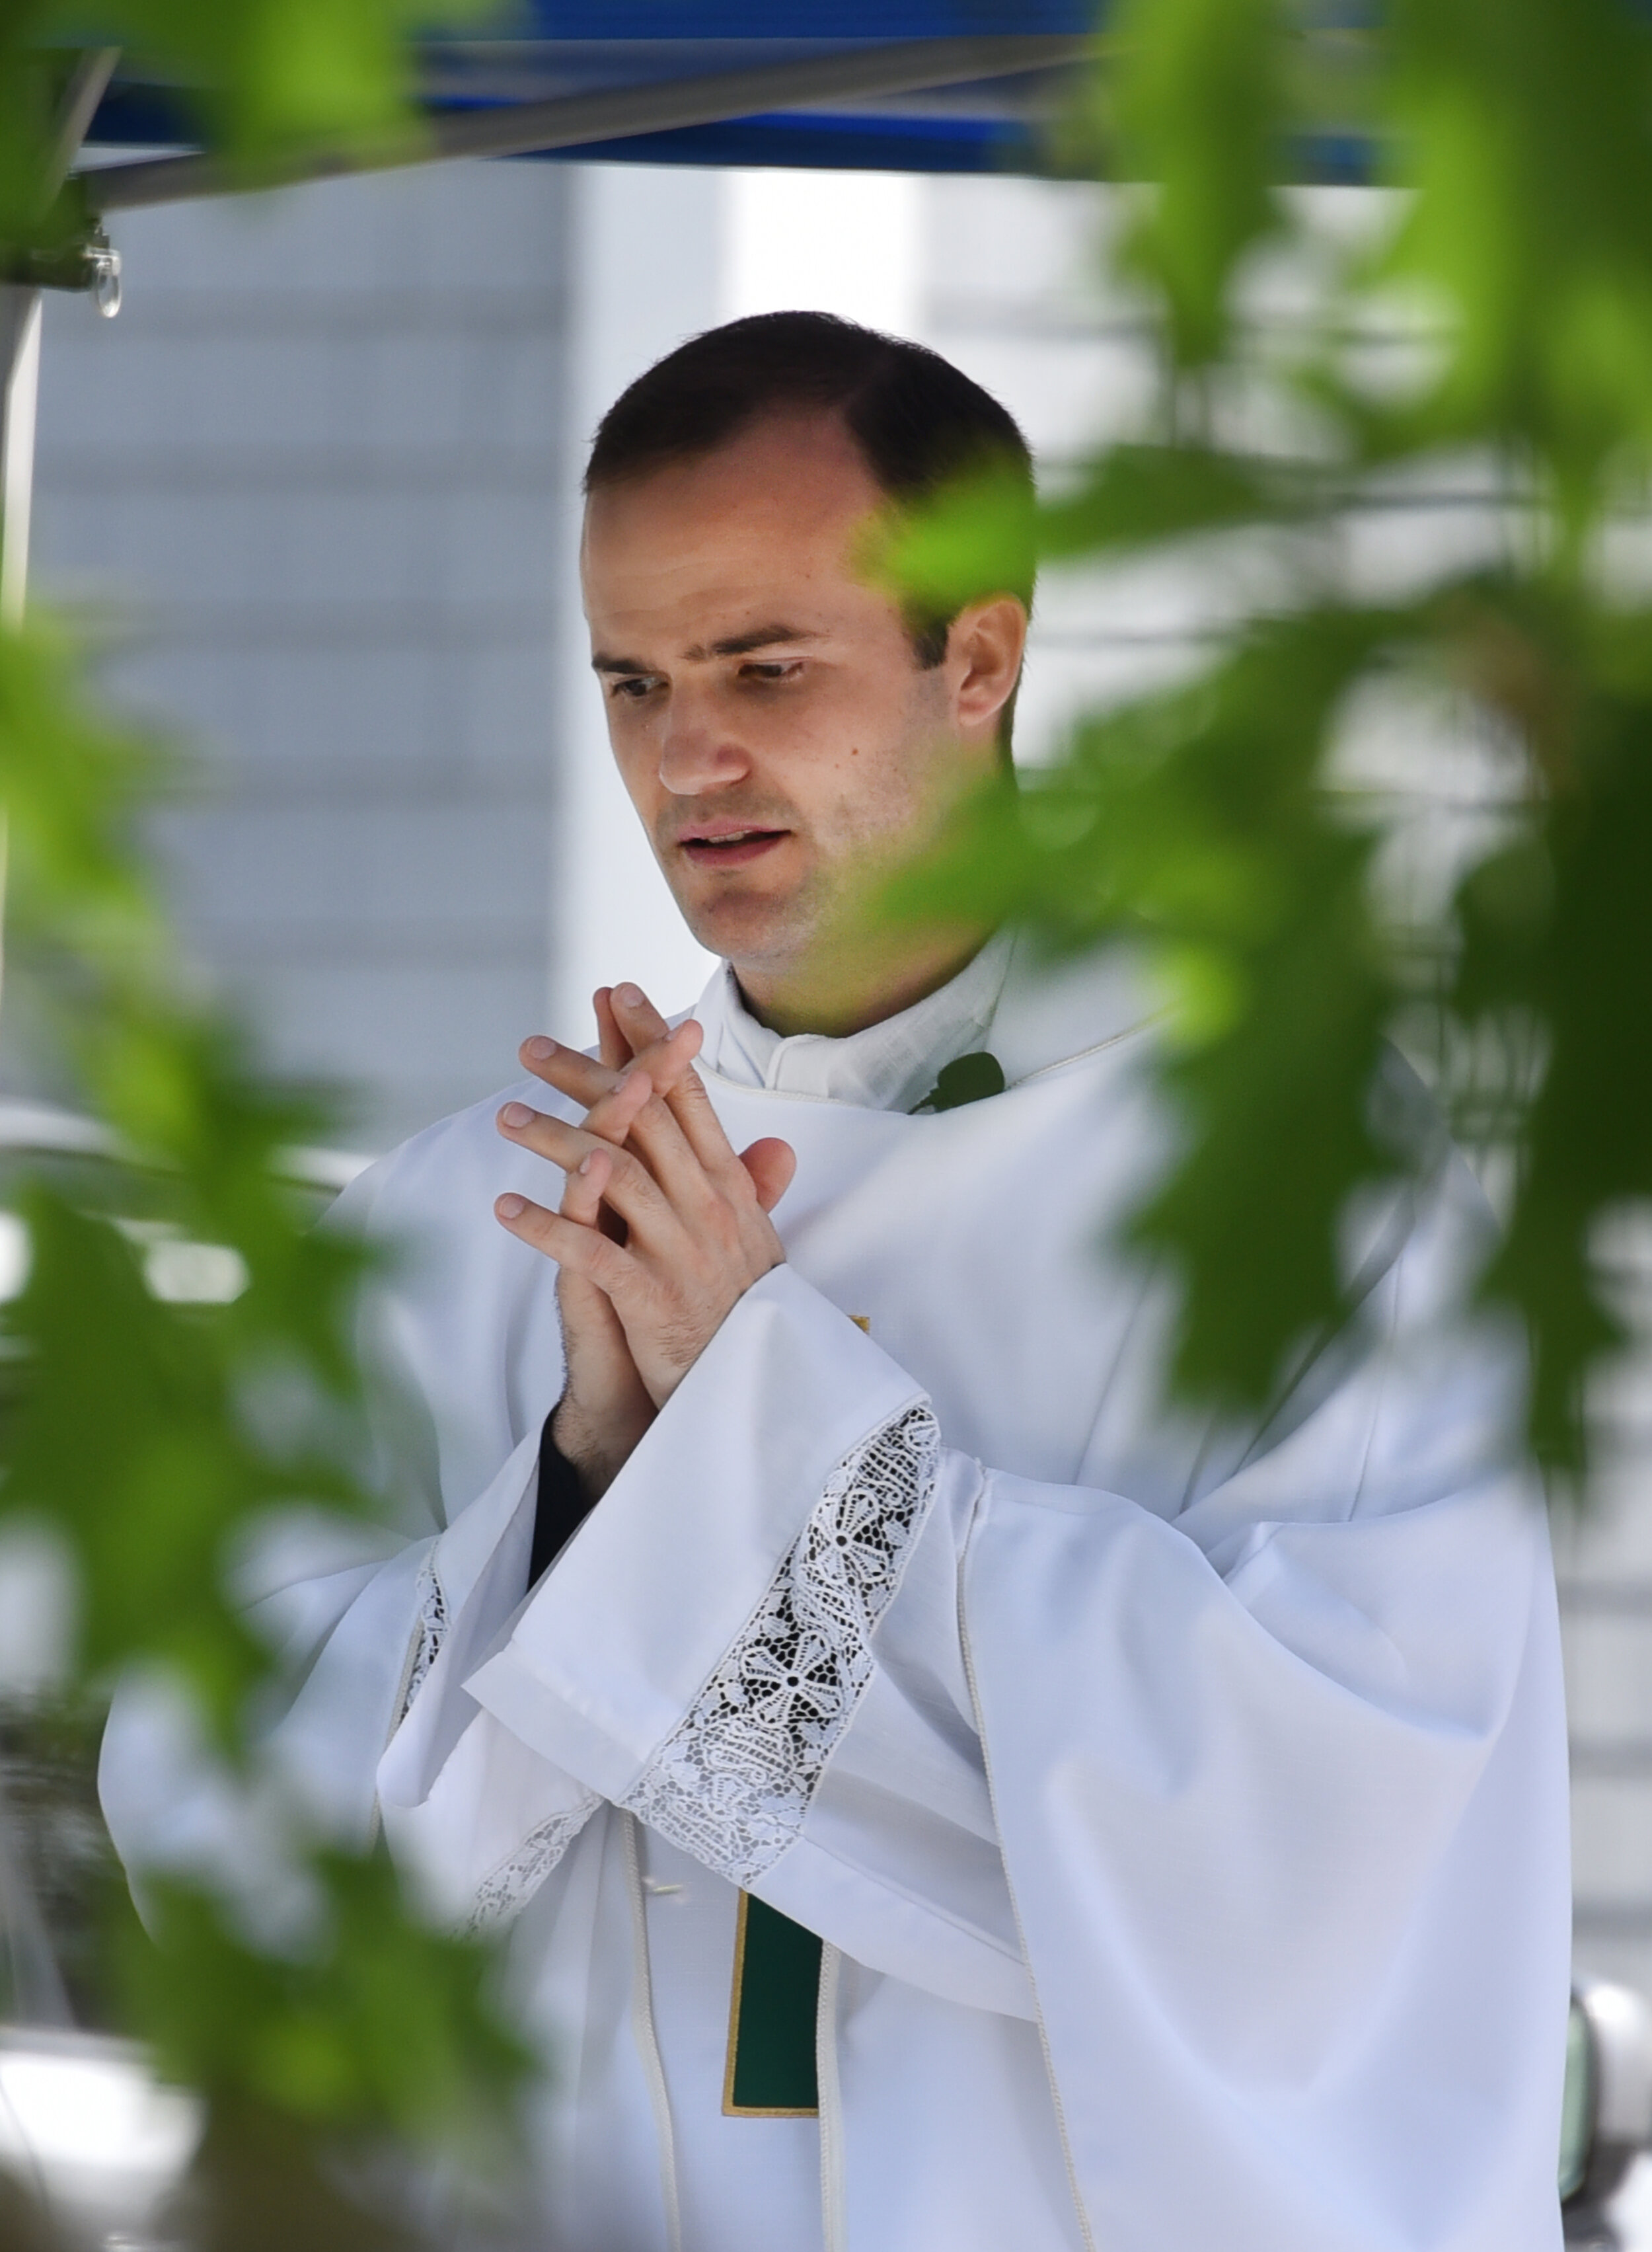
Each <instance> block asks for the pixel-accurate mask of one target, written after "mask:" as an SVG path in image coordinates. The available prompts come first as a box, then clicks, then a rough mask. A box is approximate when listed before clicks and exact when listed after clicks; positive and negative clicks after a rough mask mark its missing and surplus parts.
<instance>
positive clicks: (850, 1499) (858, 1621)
mask: <svg viewBox="0 0 1652 2252" xmlns="http://www.w3.org/2000/svg"><path fill="white" fill-rule="evenodd" d="M940 1460H941V1433H940V1429H939V1427H938V1426H937V1424H936V1421H935V1418H934V1414H933V1413H932V1412H931V1410H930V1409H929V1408H928V1407H927V1406H920V1407H916V1408H908V1409H907V1410H906V1413H905V1414H901V1415H899V1416H897V1417H896V1418H895V1419H894V1421H892V1422H889V1423H885V1425H884V1426H883V1428H881V1429H880V1430H878V1431H876V1432H874V1433H873V1434H872V1435H871V1438H869V1439H867V1440H866V1441H864V1443H863V1444H862V1445H860V1446H858V1447H857V1448H856V1449H855V1450H854V1452H853V1453H852V1454H850V1455H846V1456H844V1458H843V1461H842V1462H841V1463H839V1464H838V1465H837V1468H836V1470H834V1471H833V1472H832V1474H831V1477H829V1479H828V1480H827V1482H826V1488H825V1491H824V1492H823V1494H822V1496H821V1498H820V1500H819V1502H818V1503H817V1504H816V1507H815V1509H814V1511H813V1512H812V1513H811V1514H810V1517H809V1522H808V1524H807V1525H806V1526H804V1528H803V1530H802V1533H800V1534H799V1535H798V1537H797V1539H796V1540H795V1542H794V1543H793V1545H792V1547H791V1548H790V1550H789V1551H788V1553H787V1556H786V1560H785V1561H784V1563H783V1564H782V1565H781V1568H780V1571H779V1573H778V1574H777V1575H776V1577H775V1579H774V1584H773V1586H772V1587H771V1588H769V1591H768V1593H767V1595H766V1596H765V1597H764V1598H763V1601H762V1602H761V1603H760V1604H759V1606H758V1608H757V1610H756V1611H755V1613H754V1614H753V1617H752V1618H751V1620H750V1622H749V1623H747V1625H746V1629H745V1630H744V1631H743V1632H742V1634H741V1635H740V1637H739V1640H738V1641H737V1642H736V1643H735V1644H734V1645H733V1647H732V1650H730V1651H729V1652H728V1655H727V1656H726V1657H725V1658H724V1659H723V1661H722V1663H721V1665H719V1666H718V1669H717V1671H716V1672H715V1673H713V1674H712V1676H711V1679H710V1680H709V1681H708V1682H707V1683H706V1685H705V1688H704V1689H703V1690H702V1691H701V1692H700V1693H699V1695H698V1698H697V1699H695V1702H694V1704H693V1706H692V1707H691V1710H690V1711H689V1713H688V1714H687V1716H686V1718H685V1719H684V1720H683V1721H682V1722H681V1723H680V1724H679V1725H678V1727H677V1728H676V1729H675V1730H674V1731H673V1733H672V1734H671V1735H670V1737H668V1738H667V1740H666V1742H665V1744H664V1746H663V1748H662V1750H661V1752H660V1754H659V1756H658V1757H657V1758H656V1760H655V1761H654V1762H652V1764H651V1765H650V1766H649V1768H648V1769H646V1771H645V1772H644V1773H643V1775H642V1776H641V1778H640V1779H639V1780H638V1782H637V1783H635V1785H634V1786H633V1788H632V1789H631V1790H630V1791H629V1792H628V1794H627V1796H626V1799H625V1802H624V1803H625V1804H626V1805H627V1806H628V1807H629V1809H630V1810H631V1811H632V1812H633V1813H634V1814H635V1815H637V1816H639V1817H640V1818H641V1819H642V1821H644V1822H646V1823H647V1824H648V1825H649V1828H650V1829H652V1830H656V1831H659V1833H660V1835H661V1836H662V1837H663V1838H669V1839H670V1842H671V1843H672V1844H673V1845H680V1846H681V1847H682V1848H683V1849H684V1852H690V1853H692V1854H693V1855H694V1857H695V1858H696V1859H697V1860H700V1861H703V1862H705V1863H706V1864H707V1865H708V1866H710V1867H711V1868H714V1869H717V1870H719V1871H721V1873H723V1874H724V1875H725V1876H726V1877H729V1878H731V1879H732V1880H733V1882H734V1883H736V1884H739V1885H747V1884H750V1883H752V1882H753V1880H755V1879H756V1878H757V1877H759V1876H760V1875H761V1874H762V1873H763V1871H764V1870H765V1869H767V1868H768V1867H769V1866H771V1865H772V1864H773V1863H774V1862H775V1861H776V1860H778V1859H779V1858H780V1856H781V1854H782V1853H783V1852H785V1851H786V1849H787V1847H788V1845H791V1844H792V1843H793V1841H794V1840H795V1838H796V1837H797V1836H798V1834H799V1832H800V1831H802V1826H803V1822H804V1818H805V1817H806V1816H807V1814H808V1812H809V1801H810V1799H811V1798H812V1797H813V1796H814V1793H815V1789H816V1784H817V1783H819V1781H820V1778H821V1774H822V1771H823V1769H824V1768H825V1765H826V1762H827V1761H828V1759H829V1757H830V1756H831V1754H832V1751H833V1748H834V1747H835V1746H836V1743H837V1741H838V1738H839V1737H840V1736H841V1735H842V1734H843V1731H844V1729H845V1728H847V1727H848V1726H849V1723H850V1720H851V1719H852V1718H853V1716H854V1711H855V1707H856V1706H857V1704H858V1703H859V1701H860V1699H861V1696H862V1694H863V1693H864V1690H865V1687H866V1685H867V1683H868V1681H869V1680H870V1679H871V1672H872V1657H871V1635H872V1630H873V1628H874V1627H875V1626H876V1625H877V1623H878V1619H879V1618H880V1617H881V1616H882V1615H883V1613H884V1611H885V1609H887V1607H888V1604H889V1602H890V1600H891V1598H892V1596H893V1595H894V1593H895V1590H896V1588H897V1587H898V1586H899V1582H900V1574H901V1567H902V1565H903V1564H904V1562H905V1560H906V1552H907V1550H908V1549H909V1548H910V1547H911V1546H912V1543H913V1540H914V1538H915V1537H916V1535H917V1533H918V1531H919V1528H920V1526H921V1524H922V1522H923V1519H924V1516H925V1513H926V1512H927V1509H928V1506H929V1503H930V1501H931V1499H932V1498H933V1497H934V1490H935V1477H936V1471H937V1469H938V1467H939V1464H940Z"/></svg>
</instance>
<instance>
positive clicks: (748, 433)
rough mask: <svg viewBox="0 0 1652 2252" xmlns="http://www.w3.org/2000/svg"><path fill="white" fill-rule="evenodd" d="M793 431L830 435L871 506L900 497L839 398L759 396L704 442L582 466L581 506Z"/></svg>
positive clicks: (802, 433)
mask: <svg viewBox="0 0 1652 2252" xmlns="http://www.w3.org/2000/svg"><path fill="white" fill-rule="evenodd" d="M787 430H795V431H796V432H797V433H798V434H800V435H806V434H809V433H810V432H812V433H814V434H816V436H818V435H819V434H822V433H829V434H831V435H833V436H835V437H836V438H837V439H839V440H840V441H842V444H843V448H844V451H845V453H846V454H847V455H849V456H850V457H851V458H852V459H853V460H854V461H855V462H857V464H858V465H859V467H860V468H861V469H863V470H864V472H865V476H866V482H867V483H868V485H869V486H870V487H871V490H872V492H873V493H874V495H875V496H876V500H875V502H874V506H876V505H878V504H883V503H885V502H888V501H892V500H896V499H899V497H901V496H899V494H898V493H897V492H896V491H895V490H894V488H893V487H892V486H891V485H889V484H887V483H885V480H884V479H883V478H882V477H881V476H879V475H878V465H877V463H876V462H874V461H873V459H872V457H871V454H870V452H869V451H868V449H867V448H866V446H865V444H864V441H862V439H861V438H860V436H859V435H858V434H857V432H856V430H855V427H854V425H853V424H852V423H851V422H850V419H849V415H848V413H847V411H846V408H845V407H844V405H843V402H842V401H841V400H825V401H819V402H817V401H815V400H789V399H783V400H759V401H758V402H756V403H755V404H754V405H753V407H752V409H751V411H750V412H749V413H748V414H745V415H743V416H742V417H741V419H740V420H739V421H738V422H737V423H736V424H735V425H734V427H732V429H730V430H725V431H723V432H720V433H719V434H718V436H717V437H715V438H713V439H711V440H709V441H707V442H706V443H705V445H700V446H683V447H674V448H672V449H671V450H670V452H669V453H668V452H665V451H663V450H662V452H661V453H660V454H658V455H656V456H654V457H653V458H651V459H650V458H649V457H647V456H644V457H643V458H642V459H640V460H637V461H633V462H621V464H620V465H619V466H618V467H617V468H614V469H608V470H606V471H604V472H603V473H602V474H600V475H599V476H593V475H592V474H591V472H590V469H587V473H586V477H585V483H584V486H583V491H584V496H585V505H586V508H587V511H588V510H589V508H590V505H591V503H592V502H593V500H595V499H597V498H598V497H600V495H601V494H603V493H607V492H628V491H633V490H635V489H636V488H637V487H639V486H642V485H648V484H652V483H655V482H656V479H658V478H661V477H669V476H672V475H673V474H679V475H680V474H682V473H684V472H685V471H690V470H693V469H701V468H703V467H704V466H705V463H706V462H714V461H716V460H717V459H718V456H719V455H724V454H732V453H733V452H735V451H736V450H737V449H738V448H739V447H741V446H743V445H745V444H746V443H748V442H749V441H751V440H752V439H753V438H754V437H757V436H759V435H760V434H765V433H768V432H774V433H779V432H782V431H787Z"/></svg>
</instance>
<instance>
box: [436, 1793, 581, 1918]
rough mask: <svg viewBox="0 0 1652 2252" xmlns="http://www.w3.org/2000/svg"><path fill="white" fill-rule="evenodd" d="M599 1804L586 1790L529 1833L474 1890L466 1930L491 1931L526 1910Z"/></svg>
mask: <svg viewBox="0 0 1652 2252" xmlns="http://www.w3.org/2000/svg"><path fill="white" fill-rule="evenodd" d="M601 1804H602V1801H601V1800H600V1798H599V1797H598V1796H597V1794H596V1792H595V1791H594V1790H593V1791H588V1792H587V1794H586V1796H585V1797H583V1798H582V1799H581V1800H580V1803H579V1804H578V1805H577V1806H571V1807H569V1808H568V1809H567V1810H566V1812H564V1813H561V1814H552V1815H551V1816H549V1817H548V1818H546V1819H545V1821H543V1822H540V1823H538V1824H537V1825H535V1826H534V1828H533V1829H531V1830H530V1831H529V1832H528V1834H527V1836H526V1837H525V1838H524V1839H523V1841H522V1843H521V1844H520V1845H518V1846H517V1850H516V1851H515V1852H514V1853H510V1854H508V1855H507V1856H506V1858H505V1859H503V1861H501V1862H500V1864H499V1866H498V1867H497V1868H496V1869H491V1870H489V1873H488V1874H487V1875H486V1876H485V1877H484V1878H483V1879H482V1882H481V1883H480V1884H479V1885H478V1886H477V1887H476V1903H475V1907H474V1908H472V1909H471V1911H470V1921H469V1924H468V1925H467V1926H466V1929H467V1930H469V1931H491V1930H494V1929H496V1927H497V1926H498V1925H500V1924H502V1923H507V1922H510V1918H511V1917H512V1916H514V1915H518V1914H519V1913H520V1912H521V1910H522V1909H523V1908H526V1906H527V1904H528V1902H529V1901H531V1899H532V1898H533V1895H534V1894H535V1893H537V1892H538V1889H539V1887H540V1886H541V1885H542V1884H543V1883H544V1882H545V1879H546V1878H547V1877H548V1876H549V1875H550V1873H551V1872H552V1869H554V1868H555V1866H556V1865H557V1863H558V1862H559V1860H560V1859H562V1856H563V1855H564V1854H565V1853H566V1852H567V1850H568V1848H569V1846H570V1845H573V1841H574V1839H575V1838H577V1837H578V1836H579V1834H580V1831H581V1830H583V1829H584V1827H585V1825H586V1824H587V1822H588V1821H589V1820H590V1819H591V1817H592V1816H593V1814H594V1813H595V1812H596V1811H597V1809H598V1807H599V1806H600V1805H601Z"/></svg>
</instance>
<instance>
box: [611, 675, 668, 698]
mask: <svg viewBox="0 0 1652 2252" xmlns="http://www.w3.org/2000/svg"><path fill="white" fill-rule="evenodd" d="M658 685H659V683H658V681H657V680H656V678H655V677H654V675H653V674H652V673H649V672H628V673H626V674H624V675H622V676H621V678H619V679H618V680H611V681H610V682H609V683H608V693H609V695H610V696H612V697H614V699H616V700H618V699H623V700H624V701H625V702H626V703H628V704H640V703H641V702H642V699H643V698H644V697H645V696H648V695H649V694H651V693H652V692H653V691H654V690H655V689H656V687H657V686H658Z"/></svg>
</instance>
